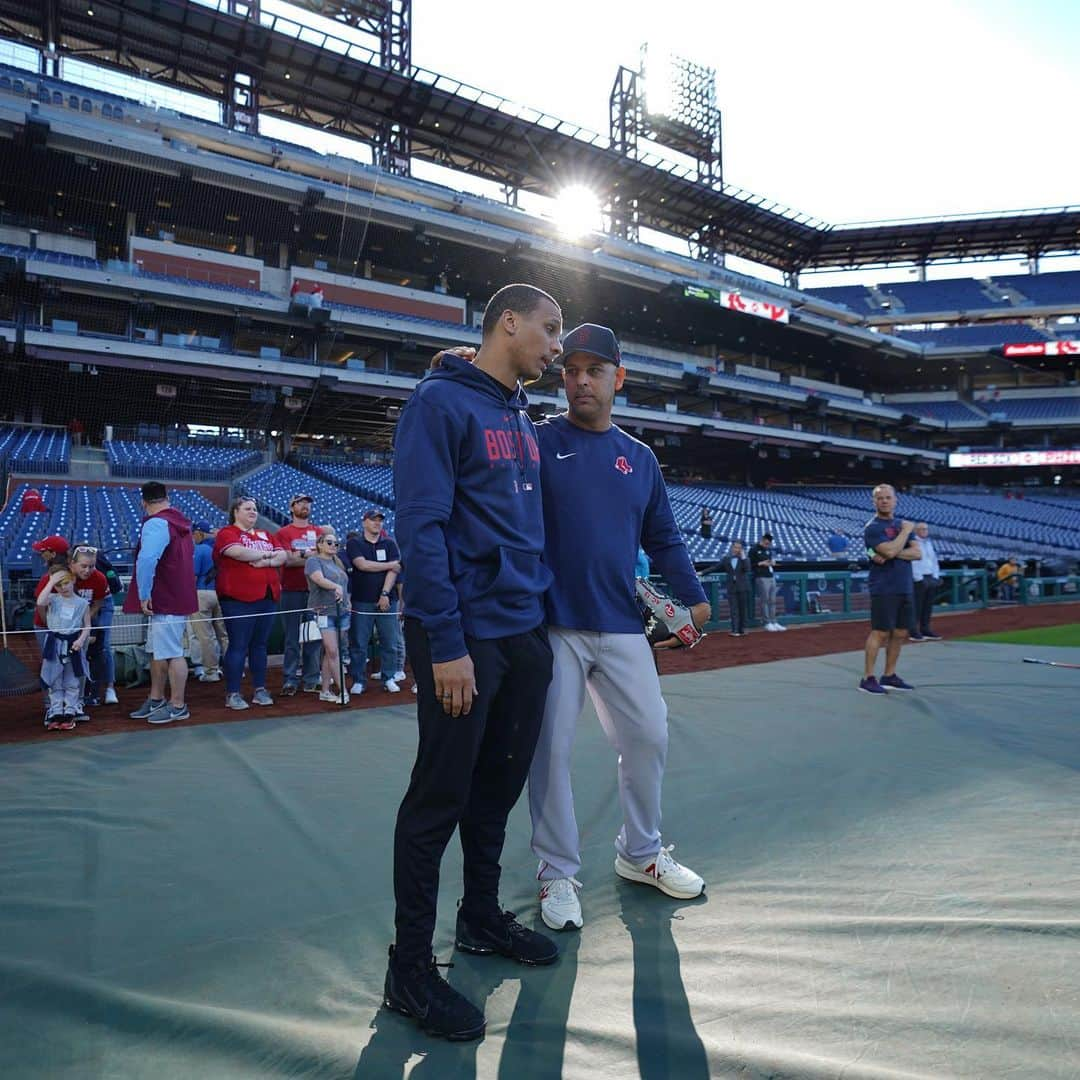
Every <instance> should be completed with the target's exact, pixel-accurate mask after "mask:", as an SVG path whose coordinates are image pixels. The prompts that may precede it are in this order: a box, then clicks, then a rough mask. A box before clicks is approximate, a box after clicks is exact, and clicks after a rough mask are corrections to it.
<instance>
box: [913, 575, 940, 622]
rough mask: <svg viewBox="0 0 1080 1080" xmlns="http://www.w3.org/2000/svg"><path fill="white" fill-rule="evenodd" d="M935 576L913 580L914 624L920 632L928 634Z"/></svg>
mask: <svg viewBox="0 0 1080 1080" xmlns="http://www.w3.org/2000/svg"><path fill="white" fill-rule="evenodd" d="M937 586H938V583H937V578H923V579H922V581H916V582H915V626H916V627H917V628H918V631H919V633H920V634H929V633H931V632H932V631H931V630H930V616H931V615H932V614H933V613H934V595H935V594H936V593H937Z"/></svg>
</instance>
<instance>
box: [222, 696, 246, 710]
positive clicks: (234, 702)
mask: <svg viewBox="0 0 1080 1080" xmlns="http://www.w3.org/2000/svg"><path fill="white" fill-rule="evenodd" d="M225 708H226V709H250V708H251V706H250V705H249V704H248V703H247V702H246V701H245V700H244V699H243V698H242V697H241V696H240V695H239V694H229V695H228V697H226V698H225Z"/></svg>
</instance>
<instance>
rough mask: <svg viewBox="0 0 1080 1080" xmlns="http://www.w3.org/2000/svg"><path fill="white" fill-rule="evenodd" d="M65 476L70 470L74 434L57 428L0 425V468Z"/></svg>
mask: <svg viewBox="0 0 1080 1080" xmlns="http://www.w3.org/2000/svg"><path fill="white" fill-rule="evenodd" d="M3 467H6V468H7V469H9V470H10V471H12V472H35V473H47V474H49V475H62V474H64V473H66V472H69V471H70V469H71V437H70V436H69V435H68V433H67V432H66V431H59V430H57V429H56V428H19V427H4V428H0V468H3Z"/></svg>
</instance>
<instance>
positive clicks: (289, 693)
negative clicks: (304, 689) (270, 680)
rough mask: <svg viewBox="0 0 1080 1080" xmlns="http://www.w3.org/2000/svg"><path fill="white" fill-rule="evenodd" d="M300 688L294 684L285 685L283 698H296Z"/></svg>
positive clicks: (282, 690) (283, 686)
mask: <svg viewBox="0 0 1080 1080" xmlns="http://www.w3.org/2000/svg"><path fill="white" fill-rule="evenodd" d="M298 689H299V687H298V686H297V685H296V683H294V682H287V683H284V684H283V685H282V687H281V696H282V697H296V691H297V690H298Z"/></svg>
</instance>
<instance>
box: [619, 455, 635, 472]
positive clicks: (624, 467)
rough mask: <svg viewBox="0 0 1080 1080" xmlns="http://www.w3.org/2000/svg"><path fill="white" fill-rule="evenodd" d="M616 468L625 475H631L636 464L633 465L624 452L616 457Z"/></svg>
mask: <svg viewBox="0 0 1080 1080" xmlns="http://www.w3.org/2000/svg"><path fill="white" fill-rule="evenodd" d="M615 468H616V469H618V470H619V472H621V473H622V474H623V476H629V475H630V474H631V473H632V472H633V471H634V466H633V465H631V464H630V462H629V461H627V460H626V458H624V457H623V456H622V454H620V455H619V456H618V457H617V458H616V459H615Z"/></svg>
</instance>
